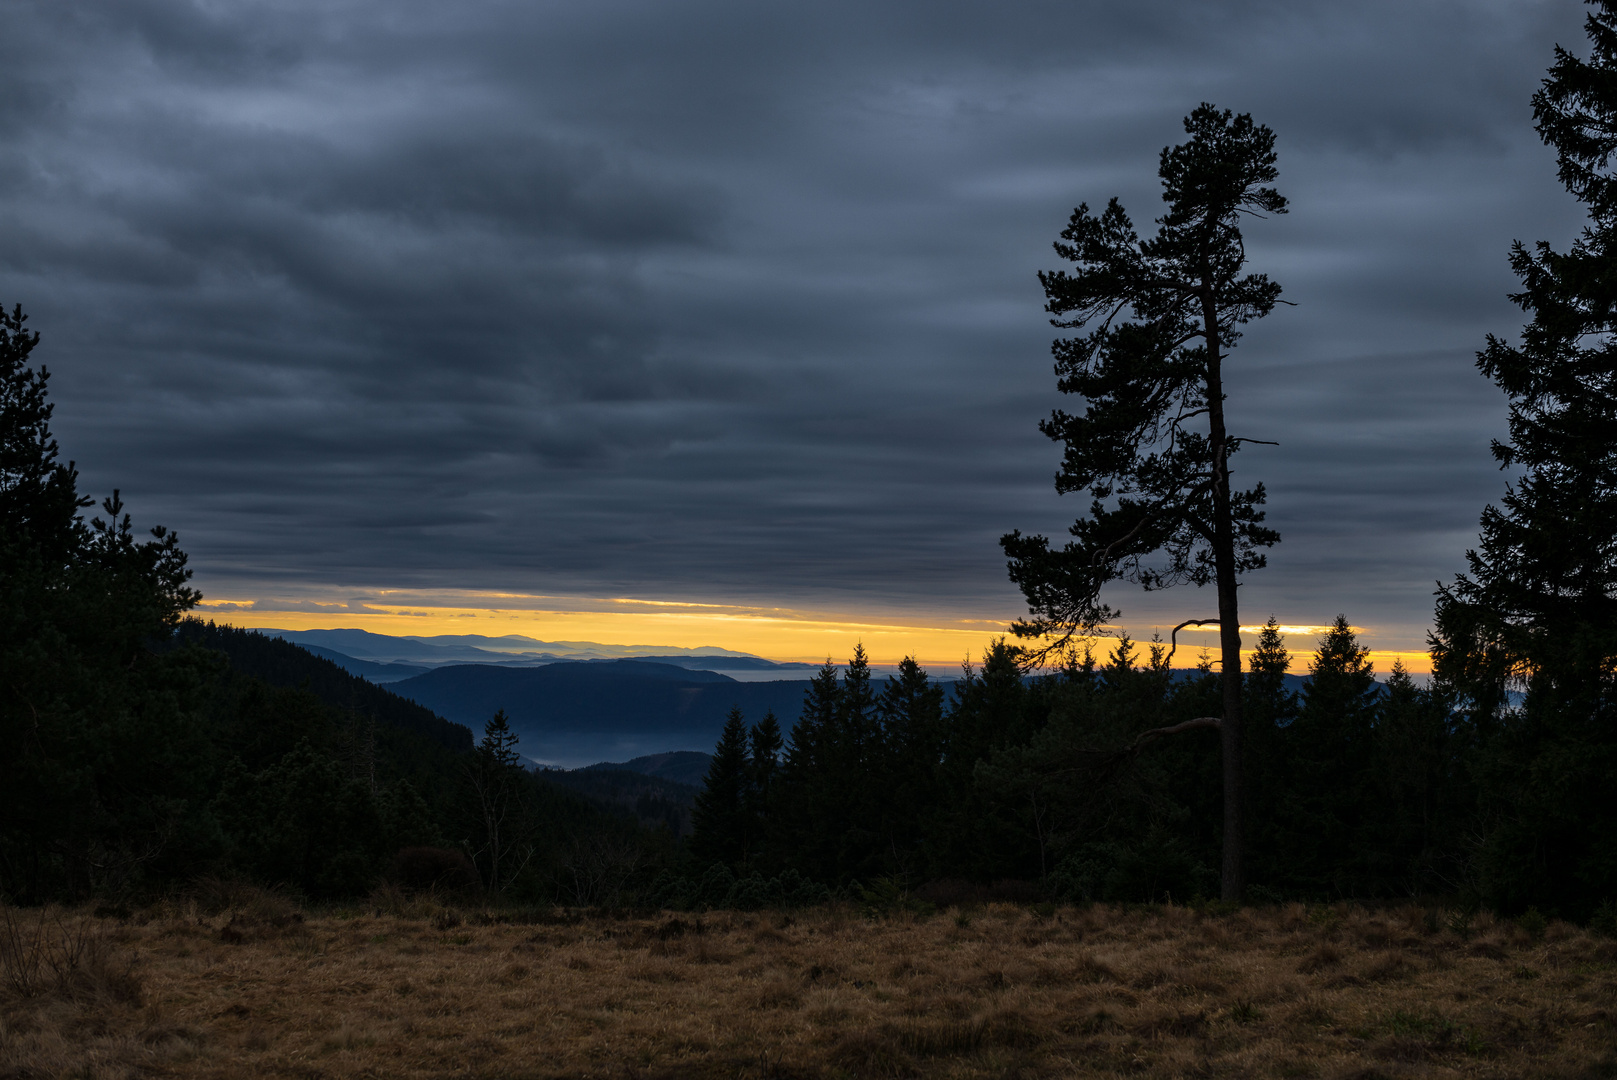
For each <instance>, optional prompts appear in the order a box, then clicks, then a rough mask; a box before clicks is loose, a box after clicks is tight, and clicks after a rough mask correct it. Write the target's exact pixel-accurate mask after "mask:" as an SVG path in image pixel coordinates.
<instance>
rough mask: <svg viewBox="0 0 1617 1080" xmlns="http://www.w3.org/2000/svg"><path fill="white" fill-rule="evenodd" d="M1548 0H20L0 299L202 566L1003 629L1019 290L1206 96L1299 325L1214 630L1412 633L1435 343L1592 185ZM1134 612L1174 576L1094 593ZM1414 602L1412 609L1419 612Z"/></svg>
mask: <svg viewBox="0 0 1617 1080" xmlns="http://www.w3.org/2000/svg"><path fill="white" fill-rule="evenodd" d="M1580 19H1581V8H1580V5H1578V4H1577V3H1575V2H1571V0H1544V2H1530V3H1521V2H1519V0H1511V2H1504V0H1499V2H1493V3H1489V2H1475V0H1471V2H1464V3H1460V2H1454V3H1433V4H1425V5H1409V4H1398V3H1391V2H1385V3H1380V2H1372V3H1366V4H1355V5H1335V4H1323V3H1319V4H1306V3H1305V4H1295V3H1287V4H1280V3H1259V2H1252V3H1189V2H1178V3H1168V2H1158V3H1141V4H1131V5H1119V4H1102V3H1098V2H1091V3H1073V2H1066V3H1060V4H1057V3H1028V4H1018V5H997V4H987V3H964V2H962V3H927V4H921V3H876V4H872V3H869V2H862V3H858V4H854V3H835V2H833V3H817V4H812V5H810V4H796V5H758V4H742V3H738V2H725V0H692V2H690V3H685V4H680V5H668V4H657V3H652V2H650V0H617V2H600V0H595V2H591V3H582V2H576V0H558V2H551V3H543V4H516V3H505V2H472V3H464V4H455V5H444V4H426V3H409V2H395V3H387V4H382V3H375V2H371V3H343V2H329V0H328V2H322V3H306V4H302V5H299V4H296V3H287V4H277V5H225V4H210V3H201V2H197V3H179V2H162V0H104V2H101V3H94V2H84V3H76V4H72V5H63V4H59V3H54V2H48V0H40V2H37V3H26V2H18V3H13V4H11V5H9V8H8V17H7V34H6V35H5V36H4V37H0V193H3V198H0V301H3V302H5V303H7V304H10V303H13V302H19V301H20V302H21V303H22V304H23V305H24V307H25V309H26V310H28V311H29V312H30V313H31V314H32V323H33V325H34V326H35V327H36V328H37V329H40V330H41V331H42V332H43V333H44V334H45V337H46V344H45V345H44V347H43V356H44V357H45V359H46V362H47V363H48V364H49V365H50V366H51V367H52V368H53V369H54V371H55V372H56V377H55V382H54V383H53V388H54V392H55V396H56V400H57V401H58V403H59V408H58V411H57V429H58V434H59V436H60V437H61V439H62V442H63V445H64V448H65V449H66V450H67V451H68V452H69V453H70V454H71V455H72V456H74V457H76V458H77V459H78V460H79V462H80V464H81V468H82V470H83V472H84V475H85V477H86V482H87V487H89V489H90V490H103V489H110V488H112V487H114V486H117V487H120V488H122V489H123V490H124V494H125V497H126V499H128V500H129V501H130V502H131V503H132V504H133V506H134V507H135V508H136V510H137V511H138V512H139V513H140V514H141V515H142V516H143V517H145V518H147V519H148V520H151V521H157V520H161V521H163V522H165V523H167V524H170V525H172V526H174V527H177V528H178V529H179V530H180V532H181V535H182V537H183V538H184V541H185V544H186V546H187V548H188V550H190V551H191V553H192V556H193V562H194V564H195V565H196V566H197V567H198V569H199V576H200V583H201V584H202V585H203V587H204V588H205V589H209V588H213V589H218V590H225V589H228V590H230V591H231V592H232V593H233V594H243V593H247V594H273V593H275V592H276V591H277V590H286V589H290V588H293V587H296V588H299V589H318V588H323V587H331V588H338V587H343V588H385V587H408V588H420V589H434V588H443V589H507V590H516V591H525V592H542V593H551V594H554V593H568V592H577V593H579V594H581V595H617V594H635V595H645V596H661V597H669V598H678V599H704V598H706V599H712V600H717V601H722V602H739V603H750V602H767V603H787V604H813V605H816V606H818V607H822V608H834V607H842V608H845V609H848V610H861V611H876V610H891V611H914V612H922V611H947V612H953V613H956V614H959V615H962V616H978V615H992V616H996V617H997V616H999V615H1001V614H1003V615H1005V616H1010V615H1014V614H1016V612H1017V611H1018V610H1019V604H1018V603H1017V598H1016V595H1015V592H1014V590H1013V589H1012V588H1011V587H1010V585H1009V584H1008V582H1007V581H1006V578H1005V575H1004V570H1003V564H1002V561H1001V559H1000V556H999V553H998V548H997V544H996V540H997V537H998V536H999V535H1000V534H1001V533H1003V532H1005V531H1008V530H1009V529H1011V528H1014V527H1020V528H1022V529H1024V531H1028V530H1033V531H1046V532H1056V531H1059V530H1060V529H1062V528H1063V527H1064V524H1065V523H1066V521H1067V520H1068V519H1069V517H1070V515H1071V514H1072V513H1074V512H1076V511H1077V510H1078V508H1079V507H1078V505H1077V504H1076V503H1074V502H1072V501H1070V500H1068V501H1066V502H1064V501H1063V500H1060V499H1058V498H1057V497H1056V496H1055V494H1054V492H1053V489H1052V486H1051V476H1052V475H1053V472H1054V469H1055V466H1056V460H1057V456H1058V455H1057V449H1056V447H1054V446H1052V445H1051V444H1049V443H1048V442H1047V441H1046V440H1044V439H1043V437H1042V436H1040V435H1039V434H1038V432H1037V430H1036V426H1035V425H1036V423H1037V421H1038V419H1039V418H1040V417H1041V416H1043V415H1045V414H1047V413H1048V411H1049V410H1050V409H1051V408H1052V407H1054V406H1056V405H1057V404H1059V402H1058V401H1057V400H1056V398H1057V396H1058V395H1056V394H1055V392H1054V380H1053V378H1052V376H1051V373H1050V368H1049V355H1048V340H1049V337H1050V333H1051V331H1050V329H1049V327H1048V326H1047V325H1046V323H1045V321H1044V316H1043V314H1042V310H1041V306H1042V296H1041V294H1040V291H1039V287H1038V283H1037V281H1036V279H1035V277H1034V272H1035V271H1036V270H1038V269H1040V268H1047V267H1050V266H1052V265H1053V262H1054V257H1053V255H1052V254H1051V252H1050V249H1049V244H1050V242H1051V240H1052V239H1053V238H1054V237H1055V234H1056V233H1057V232H1058V231H1059V230H1060V228H1061V227H1062V225H1063V224H1064V223H1065V221H1066V218H1067V216H1068V214H1070V212H1071V209H1072V207H1073V206H1074V205H1075V204H1077V203H1078V202H1079V201H1085V200H1087V201H1089V202H1090V203H1092V204H1093V203H1099V202H1102V201H1104V200H1105V199H1106V198H1107V197H1108V196H1110V195H1113V194H1117V195H1120V196H1122V197H1123V199H1124V201H1125V204H1126V205H1128V206H1129V207H1130V208H1131V210H1132V212H1133V214H1134V216H1135V218H1136V220H1137V221H1141V222H1143V221H1146V220H1148V219H1149V218H1150V217H1152V216H1154V215H1155V214H1156V213H1157V208H1158V206H1159V205H1160V203H1159V202H1158V196H1157V188H1156V177H1155V166H1156V153H1157V151H1158V150H1160V148H1161V147H1162V146H1163V145H1165V144H1167V143H1169V142H1175V141H1178V140H1179V139H1180V138H1181V134H1180V128H1179V123H1178V121H1179V118H1180V117H1181V116H1182V115H1184V114H1185V113H1186V112H1188V111H1189V110H1190V109H1191V108H1193V107H1194V106H1195V105H1196V104H1197V103H1198V102H1199V101H1202V100H1211V101H1214V102H1216V103H1218V104H1220V105H1224V106H1227V107H1231V108H1235V109H1237V110H1241V111H1250V112H1252V113H1253V114H1254V116H1255V117H1256V118H1257V119H1258V120H1259V121H1261V122H1263V123H1267V124H1269V125H1270V126H1271V127H1273V128H1274V129H1275V130H1276V132H1277V134H1278V136H1279V148H1280V153H1281V161H1280V165H1281V184H1280V186H1281V189H1282V191H1284V192H1285V194H1287V195H1288V196H1289V197H1290V199H1291V200H1292V208H1293V212H1292V213H1291V214H1290V215H1289V216H1287V217H1285V218H1283V219H1278V220H1276V221H1272V222H1267V223H1259V224H1257V225H1255V226H1254V227H1253V228H1252V229H1251V230H1250V232H1249V242H1250V243H1249V249H1250V252H1251V254H1252V258H1253V262H1254V264H1255V268H1257V269H1261V270H1263V271H1266V272H1268V273H1270V274H1271V276H1273V277H1275V278H1277V279H1279V280H1280V281H1281V282H1282V283H1283V284H1284V285H1285V287H1286V296H1287V298H1288V299H1290V300H1292V301H1294V302H1296V304H1297V305H1298V306H1297V307H1295V308H1288V309H1285V310H1283V311H1281V312H1278V313H1277V314H1275V315H1274V316H1273V317H1271V318H1270V319H1269V320H1267V321H1266V322H1265V323H1262V324H1259V325H1257V326H1255V327H1254V328H1252V330H1251V332H1250V333H1249V334H1248V336H1247V338H1246V340H1245V342H1244V343H1243V345H1242V348H1241V350H1240V353H1239V356H1238V361H1237V366H1238V368H1239V371H1238V373H1237V374H1236V375H1235V377H1234V382H1233V386H1232V408H1233V410H1234V412H1235V414H1236V416H1237V417H1238V418H1239V420H1240V423H1241V425H1242V427H1243V429H1244V430H1246V431H1248V432H1249V433H1251V434H1253V435H1254V436H1256V437H1260V438H1270V439H1276V440H1278V441H1279V442H1281V444H1282V445H1281V447H1280V448H1279V449H1278V450H1271V449H1267V448H1260V449H1255V450H1253V451H1251V452H1250V453H1248V454H1243V459H1244V460H1243V461H1242V462H1241V464H1242V466H1243V467H1244V469H1245V470H1247V475H1249V476H1251V477H1253V478H1258V479H1262V480H1264V481H1265V482H1266V483H1267V485H1268V487H1269V490H1270V492H1271V507H1272V513H1271V521H1272V523H1273V524H1275V525H1276V527H1278V528H1279V529H1280V530H1281V532H1282V533H1283V534H1284V537H1285V540H1284V542H1283V543H1282V545H1281V546H1280V547H1279V548H1277V549H1276V551H1275V553H1274V555H1273V557H1272V559H1271V568H1270V569H1269V570H1267V571H1264V572H1263V573H1261V574H1259V575H1255V576H1254V578H1253V579H1252V583H1251V584H1250V585H1249V586H1248V595H1247V598H1246V604H1247V608H1248V610H1255V609H1262V610H1263V611H1268V610H1274V611H1276V612H1277V613H1278V614H1280V615H1281V617H1282V619H1285V620H1291V621H1299V622H1322V621H1324V620H1325V619H1327V618H1329V617H1330V616H1331V615H1333V614H1334V613H1335V612H1336V611H1338V610H1342V611H1346V612H1347V613H1348V614H1349V616H1350V617H1351V618H1352V619H1353V620H1354V621H1355V622H1356V623H1362V624H1366V625H1368V626H1371V627H1376V626H1381V627H1384V628H1387V632H1389V633H1390V632H1392V628H1394V627H1397V628H1402V629H1400V630H1399V631H1398V632H1399V633H1402V634H1404V636H1405V637H1407V636H1408V635H1409V634H1410V633H1417V634H1418V627H1419V626H1420V625H1423V624H1424V622H1425V621H1426V619H1427V618H1428V616H1429V613H1430V606H1431V605H1430V593H1431V587H1432V583H1433V581H1434V580H1435V579H1437V578H1439V577H1447V576H1449V575H1450V574H1452V573H1453V572H1454V571H1456V570H1457V569H1459V568H1460V565H1461V556H1462V553H1463V551H1464V548H1465V546H1466V545H1467V543H1469V542H1471V538H1472V537H1473V536H1474V531H1475V522H1476V518H1477V514H1478V512H1479V511H1480V509H1481V507H1482V506H1483V504H1484V503H1486V502H1487V501H1489V500H1490V499H1495V498H1497V496H1498V494H1499V493H1500V491H1501V490H1502V485H1503V482H1504V481H1503V479H1502V478H1501V477H1500V475H1499V474H1498V473H1497V472H1495V471H1494V470H1493V468H1492V464H1491V462H1490V460H1489V458H1488V456H1487V449H1486V448H1487V443H1488V440H1489V439H1490V438H1491V437H1493V436H1495V435H1497V434H1499V433H1500V431H1501V430H1502V427H1503V416H1504V405H1503V402H1502V400H1501V399H1500V398H1499V397H1498V395H1497V394H1496V393H1495V392H1494V391H1493V390H1492V388H1491V387H1489V386H1488V385H1487V384H1486V383H1485V382H1484V381H1483V380H1482V379H1481V378H1480V377H1479V376H1477V375H1476V373H1475V372H1474V370H1473V369H1472V353H1473V352H1474V350H1475V349H1476V348H1478V347H1479V346H1480V344H1481V342H1482V338H1483V335H1484V334H1485V333H1486V332H1489V331H1493V332H1499V333H1510V332H1512V331H1513V330H1514V329H1515V327H1516V326H1517V325H1518V324H1519V323H1520V321H1521V316H1520V313H1519V312H1517V311H1516V310H1515V309H1514V308H1512V307H1511V306H1510V304H1509V303H1508V301H1507V300H1506V299H1505V294H1506V293H1507V291H1509V290H1510V288H1511V286H1512V280H1511V278H1510V275H1509V272H1508V268H1507V267H1506V265H1505V252H1506V249H1507V247H1508V245H1509V243H1510V241H1511V240H1512V239H1516V238H1521V239H1527V240H1532V239H1538V238H1545V239H1550V240H1552V241H1555V242H1557V243H1564V242H1565V240H1566V239H1567V238H1568V237H1570V236H1571V235H1572V234H1573V232H1574V231H1575V229H1576V227H1577V224H1578V220H1579V215H1578V212H1577V209H1576V207H1575V206H1574V205H1573V204H1572V203H1571V202H1570V200H1569V199H1568V198H1567V197H1566V196H1565V195H1564V193H1562V192H1561V190H1560V188H1559V187H1558V186H1557V185H1556V183H1555V180H1554V168H1553V159H1552V156H1551V154H1550V153H1549V151H1547V150H1546V149H1545V148H1544V147H1543V146H1542V145H1540V143H1539V142H1538V140H1537V138H1536V136H1535V135H1534V133H1533V131H1532V129H1531V115H1530V108H1529V105H1528V98H1529V96H1530V95H1531V93H1532V91H1533V89H1534V87H1535V86H1536V83H1537V81H1538V79H1540V78H1541V77H1542V74H1543V69H1544V68H1545V66H1546V65H1547V64H1548V63H1549V61H1550V58H1551V47H1552V45H1553V44H1554V43H1556V42H1560V43H1562V44H1565V45H1569V46H1573V47H1576V48H1580V49H1581V45H1582V35H1581V30H1580V26H1579V23H1580ZM1119 600H1120V601H1121V603H1122V606H1123V607H1124V609H1125V611H1126V612H1128V613H1129V614H1130V615H1136V616H1138V617H1139V618H1141V619H1150V618H1155V617H1157V616H1158V615H1160V614H1163V613H1171V612H1173V611H1177V610H1180V609H1183V608H1186V607H1187V606H1188V607H1197V608H1199V607H1201V606H1206V605H1207V604H1208V603H1210V598H1203V597H1189V596H1173V595H1170V596H1167V597H1161V598H1140V597H1135V596H1128V595H1124V596H1120V597H1119ZM1411 628H1415V629H1411Z"/></svg>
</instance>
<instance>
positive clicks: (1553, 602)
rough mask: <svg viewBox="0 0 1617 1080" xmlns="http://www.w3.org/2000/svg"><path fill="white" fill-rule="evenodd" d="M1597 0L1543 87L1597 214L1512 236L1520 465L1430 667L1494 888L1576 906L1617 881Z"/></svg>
mask: <svg viewBox="0 0 1617 1080" xmlns="http://www.w3.org/2000/svg"><path fill="white" fill-rule="evenodd" d="M1590 7H1591V8H1592V9H1593V10H1592V11H1591V12H1590V13H1589V14H1588V16H1587V17H1586V20H1585V30H1586V32H1587V34H1588V37H1589V41H1590V45H1591V48H1590V52H1589V56H1588V58H1587V59H1580V58H1579V57H1577V56H1575V55H1574V54H1573V53H1571V52H1569V51H1568V50H1566V49H1563V48H1561V47H1559V46H1557V48H1556V50H1555V63H1554V65H1553V66H1552V67H1551V68H1550V71H1549V76H1548V77H1547V78H1546V79H1545V80H1544V82H1543V85H1542V88H1541V89H1540V90H1539V91H1538V93H1536V94H1535V95H1534V96H1533V115H1534V118H1535V120H1536V122H1537V128H1538V133H1539V135H1540V137H1541V138H1543V140H1544V141H1545V142H1546V143H1547V144H1549V145H1550V146H1553V147H1554V148H1555V151H1556V156H1557V161H1558V165H1559V172H1560V179H1561V182H1562V184H1563V185H1565V187H1566V189H1567V190H1568V191H1569V192H1570V193H1571V194H1572V196H1573V197H1574V198H1575V199H1577V200H1578V201H1579V202H1581V203H1582V204H1583V205H1584V207H1585V208H1586V209H1587V211H1588V223H1587V224H1586V226H1585V227H1584V229H1583V232H1582V234H1581V235H1580V236H1579V237H1578V238H1577V239H1576V240H1574V241H1573V242H1572V244H1571V245H1570V247H1569V248H1568V249H1567V250H1565V251H1557V250H1555V249H1554V248H1552V247H1551V246H1550V245H1549V244H1548V243H1543V242H1540V243H1538V244H1537V245H1535V247H1534V248H1533V249H1532V250H1529V249H1528V248H1527V247H1526V246H1524V245H1523V244H1521V243H1520V242H1518V243H1516V244H1515V245H1514V246H1513V247H1512V249H1511V255H1510V262H1511V268H1512V269H1513V270H1514V271H1515V273H1516V275H1517V277H1518V278H1519V279H1520V280H1521V284H1522V289H1521V291H1520V292H1518V293H1515V294H1513V295H1512V297H1511V299H1512V300H1514V301H1515V302H1516V303H1517V304H1519V305H1520V306H1521V307H1522V308H1523V310H1525V311H1527V312H1528V313H1529V314H1530V315H1531V316H1532V318H1531V321H1530V322H1529V323H1528V324H1527V325H1526V326H1525V327H1524V328H1523V331H1522V337H1521V341H1520V344H1517V345H1512V344H1510V343H1508V342H1506V341H1504V340H1502V339H1500V338H1496V337H1493V336H1490V337H1489V338H1488V340H1487V345H1486V347H1485V348H1484V349H1483V350H1482V351H1481V352H1480V353H1478V356H1477V366H1478V368H1479V369H1480V370H1481V371H1482V372H1483V374H1485V375H1486V376H1488V378H1490V379H1492V380H1493V381H1494V382H1495V383H1496V384H1497V385H1498V386H1499V388H1500V389H1501V390H1502V391H1504V393H1505V394H1506V396H1507V397H1508V398H1509V401H1510V427H1509V432H1510V436H1509V439H1508V440H1507V441H1505V442H1503V443H1500V442H1496V443H1494V445H1493V454H1494V457H1495V458H1496V459H1497V460H1498V461H1499V463H1500V465H1501V467H1508V468H1514V469H1517V470H1519V472H1518V473H1517V476H1516V478H1515V479H1514V481H1513V483H1511V484H1510V486H1509V487H1508V488H1507V489H1506V492H1505V494H1504V497H1503V498H1502V499H1501V500H1500V505H1499V506H1498V507H1493V506H1490V507H1488V508H1487V509H1486V510H1484V512H1483V515H1482V522H1481V525H1482V529H1481V538H1480V542H1479V544H1478V546H1477V548H1476V550H1474V551H1471V552H1468V553H1467V563H1468V571H1467V573H1466V574H1464V575H1461V576H1460V577H1457V578H1456V579H1455V581H1454V582H1453V583H1452V584H1451V585H1448V586H1445V587H1440V589H1439V592H1438V600H1437V615H1436V630H1435V632H1434V635H1433V640H1432V656H1433V664H1434V671H1435V673H1436V675H1437V678H1438V682H1439V683H1440V684H1441V685H1442V686H1443V687H1445V688H1447V689H1448V690H1450V691H1452V692H1454V693H1455V694H1456V695H1457V696H1458V697H1459V699H1460V702H1461V704H1462V705H1463V706H1464V707H1466V708H1467V711H1468V712H1469V714H1470V716H1471V718H1472V720H1473V721H1474V722H1475V723H1476V724H1477V725H1478V726H1479V730H1480V731H1481V732H1482V733H1484V734H1485V735H1487V736H1489V738H1488V748H1487V752H1486V761H1485V763H1484V769H1483V774H1484V775H1485V778H1486V784H1485V798H1486V800H1487V803H1486V808H1485V809H1486V813H1487V815H1488V821H1489V825H1488V839H1487V841H1486V843H1485V845H1484V850H1483V852H1482V858H1481V861H1480V864H1479V865H1480V867H1481V870H1482V877H1483V880H1484V891H1485V893H1486V894H1487V895H1488V898H1489V899H1490V900H1492V901H1493V902H1495V903H1499V904H1502V905H1505V906H1507V907H1513V906H1525V905H1527V904H1529V903H1539V904H1543V905H1545V906H1551V905H1556V904H1558V905H1560V906H1561V907H1562V910H1565V911H1567V912H1569V913H1573V912H1583V911H1587V910H1588V909H1589V908H1590V907H1592V906H1593V905H1595V904H1597V903H1598V902H1599V901H1600V899H1601V897H1603V896H1612V895H1617V869H1614V868H1617V810H1614V809H1613V807H1614V806H1617V803H1614V802H1613V800H1612V799H1611V797H1610V778H1611V776H1612V775H1614V774H1617V437H1614V436H1613V432H1617V337H1614V332H1617V169H1614V168H1613V162H1612V158H1613V155H1614V154H1617V0H1590ZM1512 690H1520V691H1523V692H1524V693H1525V700H1524V701H1523V702H1522V704H1521V707H1520V708H1519V709H1516V708H1512V707H1511V700H1510V697H1509V693H1510V692H1511V691H1512Z"/></svg>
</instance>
